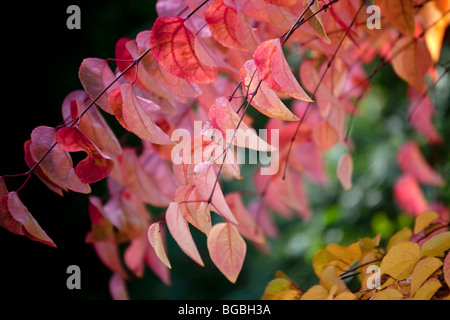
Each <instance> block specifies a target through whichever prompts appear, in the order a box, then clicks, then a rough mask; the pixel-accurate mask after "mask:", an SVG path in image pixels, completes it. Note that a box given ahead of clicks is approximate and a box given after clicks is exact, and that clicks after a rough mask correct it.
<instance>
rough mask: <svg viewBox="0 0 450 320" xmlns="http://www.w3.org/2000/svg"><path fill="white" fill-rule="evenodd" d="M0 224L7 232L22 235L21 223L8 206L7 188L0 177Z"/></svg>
mask: <svg viewBox="0 0 450 320" xmlns="http://www.w3.org/2000/svg"><path fill="white" fill-rule="evenodd" d="M0 226H1V227H2V228H5V229H6V230H8V231H9V232H12V233H14V234H18V235H21V236H23V235H24V233H23V230H22V224H21V223H20V222H18V221H17V220H15V219H14V218H13V216H12V215H11V213H10V212H9V208H8V189H6V185H5V180H4V178H3V177H0Z"/></svg>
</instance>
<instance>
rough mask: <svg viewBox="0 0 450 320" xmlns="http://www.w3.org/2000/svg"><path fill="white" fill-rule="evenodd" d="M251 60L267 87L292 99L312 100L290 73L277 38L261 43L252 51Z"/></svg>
mask: <svg viewBox="0 0 450 320" xmlns="http://www.w3.org/2000/svg"><path fill="white" fill-rule="evenodd" d="M253 61H254V62H255V65H256V68H257V69H258V72H259V76H260V77H261V79H262V80H263V81H264V83H265V84H266V85H267V86H268V87H269V88H271V89H272V90H275V91H277V92H279V93H283V94H287V95H289V96H291V97H293V98H294V99H299V100H303V101H307V102H313V100H311V98H310V97H309V96H308V95H307V94H306V92H305V91H304V90H303V88H302V87H301V86H300V84H299V83H298V81H297V79H295V77H294V75H293V74H292V71H291V69H290V67H289V64H288V62H287V61H286V58H285V56H284V53H283V50H282V49H281V44H280V39H279V38H276V39H271V40H267V41H264V42H263V43H261V44H260V45H259V46H258V47H257V48H256V50H255V52H254V53H253Z"/></svg>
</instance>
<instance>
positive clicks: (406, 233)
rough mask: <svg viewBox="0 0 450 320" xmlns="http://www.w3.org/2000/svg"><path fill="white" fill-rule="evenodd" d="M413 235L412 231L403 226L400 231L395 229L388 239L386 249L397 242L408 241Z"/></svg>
mask: <svg viewBox="0 0 450 320" xmlns="http://www.w3.org/2000/svg"><path fill="white" fill-rule="evenodd" d="M412 235H413V232H412V230H411V229H410V228H408V227H404V228H403V229H401V230H400V231H397V232H396V233H395V234H394V235H393V236H392V237H391V238H390V239H389V241H388V244H387V246H386V250H388V251H389V250H390V249H391V248H392V246H394V245H395V244H397V243H399V242H403V241H409V239H411V237H412Z"/></svg>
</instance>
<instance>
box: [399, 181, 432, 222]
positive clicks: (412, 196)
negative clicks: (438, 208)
mask: <svg viewBox="0 0 450 320" xmlns="http://www.w3.org/2000/svg"><path fill="white" fill-rule="evenodd" d="M394 196H395V200H396V201H397V202H398V204H399V206H400V207H401V208H402V209H403V210H405V211H407V212H409V213H411V214H413V215H414V216H418V215H419V214H421V213H422V212H424V211H427V210H428V203H427V200H426V198H425V196H424V194H423V191H422V189H421V188H420V186H419V183H418V182H417V180H416V179H415V178H414V177H413V176H412V175H410V174H404V175H402V176H401V177H400V178H398V179H397V181H396V182H395V184H394Z"/></svg>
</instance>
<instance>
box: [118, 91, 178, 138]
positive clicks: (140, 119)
mask: <svg viewBox="0 0 450 320" xmlns="http://www.w3.org/2000/svg"><path fill="white" fill-rule="evenodd" d="M120 93H121V96H122V102H123V105H122V109H121V116H122V118H123V121H124V123H125V124H126V128H125V129H127V130H129V131H131V132H133V133H134V134H136V135H137V136H138V137H140V138H141V139H143V140H145V141H149V142H152V143H155V144H172V143H173V142H172V141H171V139H170V137H169V136H168V135H167V134H166V133H165V132H164V131H162V130H161V128H160V127H158V126H157V125H156V124H155V122H154V121H153V120H152V118H151V117H150V114H151V113H152V112H155V111H158V110H160V107H159V106H158V105H156V104H155V103H154V102H153V101H150V100H147V99H144V98H141V97H138V96H137V95H136V94H135V92H134V90H133V86H132V85H130V84H128V83H124V84H122V85H121V87H120Z"/></svg>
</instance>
